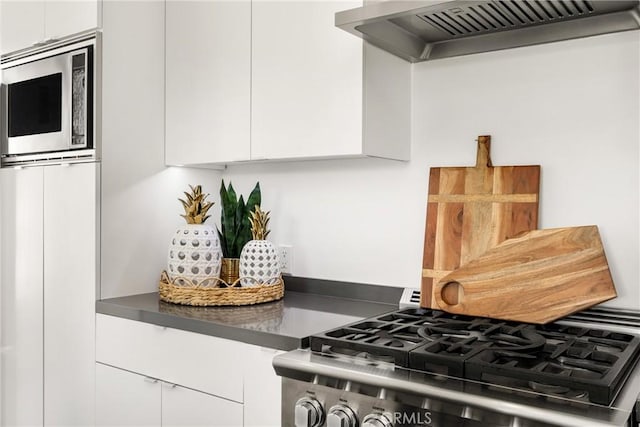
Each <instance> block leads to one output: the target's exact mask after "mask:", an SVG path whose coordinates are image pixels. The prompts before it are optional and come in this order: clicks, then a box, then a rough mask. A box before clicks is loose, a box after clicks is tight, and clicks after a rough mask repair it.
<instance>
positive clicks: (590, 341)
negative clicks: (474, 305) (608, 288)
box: [310, 308, 640, 405]
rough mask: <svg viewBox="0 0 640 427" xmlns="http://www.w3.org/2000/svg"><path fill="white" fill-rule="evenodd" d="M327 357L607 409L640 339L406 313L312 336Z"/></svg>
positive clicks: (426, 312)
mask: <svg viewBox="0 0 640 427" xmlns="http://www.w3.org/2000/svg"><path fill="white" fill-rule="evenodd" d="M310 346H311V350H312V351H314V352H319V353H322V354H325V355H328V356H331V355H336V356H338V355H346V356H349V357H350V358H355V359H360V360H364V361H370V362H371V363H388V364H392V365H394V366H399V367H403V368H409V369H410V370H412V371H421V372H427V373H430V374H436V375H444V376H447V377H455V378H460V379H467V380H476V381H481V382H483V383H489V384H493V385H496V386H503V387H506V388H508V389H510V390H514V389H515V390H523V391H527V392H529V391H531V392H534V393H535V394H542V395H547V396H557V397H560V398H566V399H570V400H576V401H583V402H591V403H595V404H600V405H609V404H610V403H611V402H612V401H613V400H614V399H615V397H616V395H617V394H618V392H619V390H620V388H621V387H622V385H623V384H624V382H625V380H626V378H627V376H628V374H629V372H630V371H631V370H632V369H633V367H634V366H635V364H636V363H637V361H638V359H639V358H640V337H638V336H636V335H632V334H626V333H621V332H612V331H607V330H603V329H596V328H591V327H584V326H573V325H567V324H561V323H553V324H549V325H533V324H526V323H517V322H507V321H501V320H493V319H486V318H476V317H468V316H462V315H454V314H449V313H445V312H441V311H437V310H429V309H414V308H410V309H405V310H400V311H397V312H393V313H387V314H384V315H380V316H377V317H373V318H370V319H367V320H364V321H360V322H355V323H352V324H350V325H346V326H343V327H340V328H337V329H333V330H330V331H327V332H324V333H321V334H317V335H314V336H312V337H311V340H310Z"/></svg>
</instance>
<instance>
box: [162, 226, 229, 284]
mask: <svg viewBox="0 0 640 427" xmlns="http://www.w3.org/2000/svg"><path fill="white" fill-rule="evenodd" d="M221 264H222V249H221V248H220V239H218V233H217V232H216V230H214V229H213V227H210V226H208V225H206V224H186V225H185V226H184V227H181V228H179V229H178V230H177V231H176V234H174V236H173V238H172V239H171V244H170V245H169V256H168V262H167V273H168V274H169V278H170V279H171V280H172V281H173V282H174V284H176V285H182V286H186V285H189V283H187V282H186V281H185V280H181V279H182V278H185V279H189V280H190V281H191V282H192V283H193V284H194V285H202V284H203V281H204V285H207V286H214V285H215V284H216V281H215V280H208V281H206V280H205V279H211V278H214V277H220V265H221Z"/></svg>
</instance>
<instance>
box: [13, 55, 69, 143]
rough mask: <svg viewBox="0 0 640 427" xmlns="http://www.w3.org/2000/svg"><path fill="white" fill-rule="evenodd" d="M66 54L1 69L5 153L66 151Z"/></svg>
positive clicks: (67, 64)
mask: <svg viewBox="0 0 640 427" xmlns="http://www.w3.org/2000/svg"><path fill="white" fill-rule="evenodd" d="M71 67H72V64H71V60H70V57H69V55H67V54H65V55H59V56H54V57H51V58H47V59H43V60H39V61H34V62H31V63H27V64H23V65H18V66H16V67H12V68H7V69H5V70H3V74H4V76H3V80H4V82H5V84H6V88H5V89H6V109H5V111H6V113H5V114H6V117H5V121H6V128H5V129H6V133H4V135H6V139H7V141H6V151H4V153H6V154H9V155H15V154H26V153H44V152H50V151H60V150H68V149H69V148H70V147H69V144H70V140H71V138H70V135H71V117H70V116H69V115H70V110H71V109H70V108H69V107H70V105H71V101H72V100H71V99H70V98H71V87H72V82H71V76H72V72H71Z"/></svg>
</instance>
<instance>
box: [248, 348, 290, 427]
mask: <svg viewBox="0 0 640 427" xmlns="http://www.w3.org/2000/svg"><path fill="white" fill-rule="evenodd" d="M246 353H247V360H249V361H250V363H248V364H247V366H246V367H245V374H244V425H245V427H267V426H268V427H277V426H280V425H282V423H281V419H282V416H281V405H282V403H281V402H282V379H281V378H280V377H279V376H278V375H276V372H275V370H274V369H273V364H272V362H273V358H274V357H275V356H276V355H278V354H282V353H283V352H282V351H279V350H273V349H270V348H263V347H257V346H253V345H251V346H249V345H248V346H247V350H246Z"/></svg>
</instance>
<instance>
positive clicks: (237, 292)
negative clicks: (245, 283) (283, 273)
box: [159, 271, 284, 306]
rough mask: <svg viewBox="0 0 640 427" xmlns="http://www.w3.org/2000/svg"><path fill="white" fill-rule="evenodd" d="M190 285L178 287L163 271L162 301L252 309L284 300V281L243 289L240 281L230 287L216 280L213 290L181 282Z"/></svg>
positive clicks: (161, 284) (161, 280)
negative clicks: (241, 306)
mask: <svg viewBox="0 0 640 427" xmlns="http://www.w3.org/2000/svg"><path fill="white" fill-rule="evenodd" d="M181 280H182V281H186V282H187V283H188V285H186V286H181V285H176V284H174V283H173V282H172V281H171V280H170V279H169V276H168V275H167V272H166V271H163V272H162V274H161V275H160V286H159V289H160V299H161V300H162V301H166V302H172V303H174V304H184V305H195V306H223V305H227V306H228V305H251V304H260V303H263V302H269V301H275V300H279V299H281V298H282V297H283V296H284V282H283V281H282V277H280V278H278V280H277V281H276V282H275V283H273V284H257V285H256V286H251V287H241V286H240V279H238V280H236V281H235V282H233V283H232V284H230V285H229V284H227V283H225V282H224V281H222V280H220V279H217V278H215V279H212V280H211V281H209V284H212V285H213V286H201V285H193V284H191V283H190V282H189V280H188V279H184V278H181ZM174 282H175V281H174Z"/></svg>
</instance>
